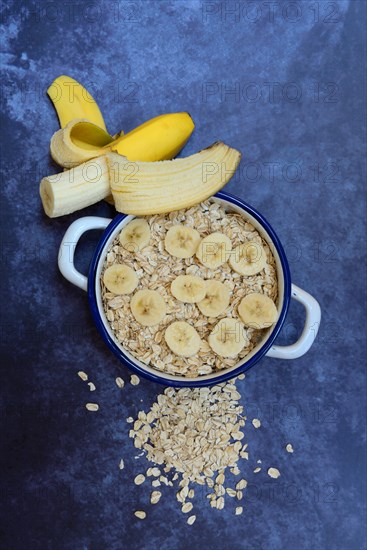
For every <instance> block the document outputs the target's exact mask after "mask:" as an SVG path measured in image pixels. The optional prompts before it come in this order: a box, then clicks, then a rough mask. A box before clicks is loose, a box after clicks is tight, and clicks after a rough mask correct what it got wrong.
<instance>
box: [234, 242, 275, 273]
mask: <svg viewBox="0 0 367 550" xmlns="http://www.w3.org/2000/svg"><path fill="white" fill-rule="evenodd" d="M229 265H230V266H231V268H232V269H233V270H234V271H236V272H237V273H239V274H240V275H245V276H246V275H247V276H250V275H256V273H260V271H262V270H263V269H264V267H265V266H266V254H265V250H264V249H263V247H262V246H261V244H258V243H255V242H253V241H249V242H247V243H245V244H240V245H239V246H236V248H235V249H234V250H233V253H232V254H231V256H230V258H229Z"/></svg>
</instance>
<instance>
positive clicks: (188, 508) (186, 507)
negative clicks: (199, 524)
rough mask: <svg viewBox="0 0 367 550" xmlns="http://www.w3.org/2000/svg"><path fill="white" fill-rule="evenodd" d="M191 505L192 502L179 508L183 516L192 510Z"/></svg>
mask: <svg viewBox="0 0 367 550" xmlns="http://www.w3.org/2000/svg"><path fill="white" fill-rule="evenodd" d="M193 507H194V506H193V504H192V502H185V504H183V505H182V508H181V511H182V512H183V513H184V514H187V513H188V512H191V510H192V509H193Z"/></svg>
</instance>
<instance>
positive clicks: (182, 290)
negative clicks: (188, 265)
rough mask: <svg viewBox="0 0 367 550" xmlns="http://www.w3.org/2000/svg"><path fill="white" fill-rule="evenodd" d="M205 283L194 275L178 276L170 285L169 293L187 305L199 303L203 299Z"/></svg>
mask: <svg viewBox="0 0 367 550" xmlns="http://www.w3.org/2000/svg"><path fill="white" fill-rule="evenodd" d="M205 288H206V287H205V281H204V279H202V278H201V277H197V276H196V275H179V276H178V277H176V279H175V280H174V281H172V284H171V292H172V294H173V296H174V297H175V298H177V300H179V301H180V302H185V303H188V304H195V303H196V302H201V300H203V299H204V297H205Z"/></svg>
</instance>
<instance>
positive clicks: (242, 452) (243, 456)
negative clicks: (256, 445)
mask: <svg viewBox="0 0 367 550" xmlns="http://www.w3.org/2000/svg"><path fill="white" fill-rule="evenodd" d="M240 457H241V458H244V459H245V460H248V452H247V451H241V452H240Z"/></svg>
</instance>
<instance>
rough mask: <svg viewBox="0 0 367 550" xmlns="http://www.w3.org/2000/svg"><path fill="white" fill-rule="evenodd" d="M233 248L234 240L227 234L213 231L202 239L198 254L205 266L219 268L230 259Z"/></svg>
mask: <svg viewBox="0 0 367 550" xmlns="http://www.w3.org/2000/svg"><path fill="white" fill-rule="evenodd" d="M231 250H232V242H231V239H230V238H229V237H227V235H224V234H223V233H211V234H210V235H208V236H207V237H205V238H204V239H203V240H202V241H201V243H200V245H199V247H198V249H197V251H196V256H197V258H198V259H199V260H200V262H201V263H202V264H203V265H205V267H208V268H209V269H217V268H218V267H220V266H221V265H223V264H224V263H225V262H226V261H227V260H228V255H229V253H230V252H231Z"/></svg>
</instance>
